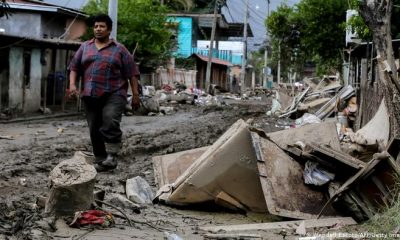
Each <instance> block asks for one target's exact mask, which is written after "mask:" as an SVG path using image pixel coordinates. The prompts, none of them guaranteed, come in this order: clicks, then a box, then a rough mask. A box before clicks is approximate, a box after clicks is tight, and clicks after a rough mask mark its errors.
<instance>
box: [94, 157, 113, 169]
mask: <svg viewBox="0 0 400 240" xmlns="http://www.w3.org/2000/svg"><path fill="white" fill-rule="evenodd" d="M117 165H118V162H117V158H116V156H115V155H114V154H108V155H107V158H106V159H105V160H104V161H101V162H99V163H97V164H95V165H94V168H95V169H96V171H97V172H106V171H109V170H113V169H116V168H117Z"/></svg>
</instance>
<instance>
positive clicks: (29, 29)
mask: <svg viewBox="0 0 400 240" xmlns="http://www.w3.org/2000/svg"><path fill="white" fill-rule="evenodd" d="M41 27H42V24H41V16H40V14H36V13H22V12H18V13H14V14H13V15H11V16H10V17H9V18H8V19H7V18H6V17H2V18H0V28H4V30H5V34H10V35H16V36H20V37H29V38H41V37H42V31H41Z"/></svg>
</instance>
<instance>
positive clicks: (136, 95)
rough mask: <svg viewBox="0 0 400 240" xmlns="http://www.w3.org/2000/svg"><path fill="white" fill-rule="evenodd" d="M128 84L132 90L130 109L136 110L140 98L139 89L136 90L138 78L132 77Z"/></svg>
mask: <svg viewBox="0 0 400 240" xmlns="http://www.w3.org/2000/svg"><path fill="white" fill-rule="evenodd" d="M129 83H130V85H131V89H132V104H131V106H132V109H138V108H139V107H140V97H139V88H138V78H137V76H136V75H135V76H132V77H131V78H130V79H129Z"/></svg>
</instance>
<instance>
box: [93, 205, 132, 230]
mask: <svg viewBox="0 0 400 240" xmlns="http://www.w3.org/2000/svg"><path fill="white" fill-rule="evenodd" d="M94 201H95V202H99V203H101V204H104V205H106V206H109V207H111V208H114V209H115V210H117V211H118V212H120V213H121V214H122V215H123V216H124V217H125V219H126V220H127V221H128V224H129V226H130V227H133V225H132V222H131V219H130V218H129V217H128V216H127V215H126V214H125V213H124V212H123V211H122V210H121V209H119V208H118V207H116V206H114V205H112V204H110V203H106V202H103V201H101V200H97V199H95V200H94Z"/></svg>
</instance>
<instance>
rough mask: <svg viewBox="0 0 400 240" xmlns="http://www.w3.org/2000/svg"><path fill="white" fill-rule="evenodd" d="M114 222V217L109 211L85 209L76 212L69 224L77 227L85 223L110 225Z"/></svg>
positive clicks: (85, 224)
mask: <svg viewBox="0 0 400 240" xmlns="http://www.w3.org/2000/svg"><path fill="white" fill-rule="evenodd" d="M114 224H115V222H114V218H113V216H112V214H111V213H108V212H105V211H101V210H87V211H79V212H76V213H75V215H74V219H73V220H72V222H71V223H70V226H71V227H78V228H79V227H83V226H87V225H97V226H101V227H111V226H113V225H114Z"/></svg>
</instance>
